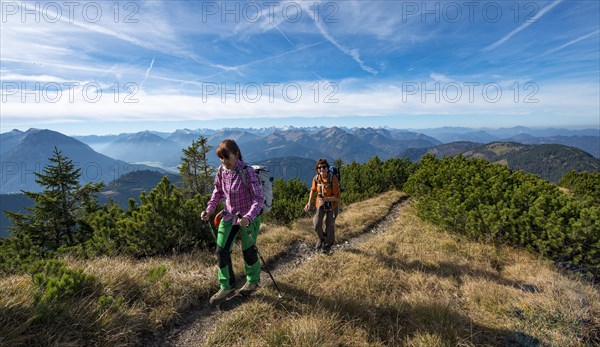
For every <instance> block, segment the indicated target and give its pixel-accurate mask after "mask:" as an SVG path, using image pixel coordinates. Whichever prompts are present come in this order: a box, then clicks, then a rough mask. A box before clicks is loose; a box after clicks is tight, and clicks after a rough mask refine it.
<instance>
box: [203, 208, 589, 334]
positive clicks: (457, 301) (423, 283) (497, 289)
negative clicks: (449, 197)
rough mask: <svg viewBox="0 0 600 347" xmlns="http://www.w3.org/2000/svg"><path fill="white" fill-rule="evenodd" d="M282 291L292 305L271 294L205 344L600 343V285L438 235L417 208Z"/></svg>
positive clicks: (284, 281)
mask: <svg viewBox="0 0 600 347" xmlns="http://www.w3.org/2000/svg"><path fill="white" fill-rule="evenodd" d="M363 207H364V208H366V206H363ZM347 218H352V217H351V216H348V217H347ZM354 218H358V216H354ZM350 220H351V219H348V223H350V222H349V221H350ZM348 232H349V231H348ZM278 282H279V285H280V287H282V290H283V291H284V292H285V296H284V298H283V299H281V300H279V299H277V298H276V292H274V290H273V289H272V288H270V287H269V286H265V287H262V288H261V289H259V291H258V292H257V293H256V295H255V296H253V300H250V301H249V302H247V303H245V304H243V305H241V306H240V307H238V309H237V310H236V312H235V313H234V314H233V315H231V316H228V317H227V318H226V319H224V320H223V321H221V322H219V323H218V324H219V325H218V327H217V329H216V330H215V333H214V334H213V335H211V336H210V337H209V339H208V341H207V343H206V345H209V346H231V345H234V346H242V345H244V346H247V345H250V346H383V345H389V346H480V345H491V346H506V345H520V346H594V345H597V344H598V343H599V342H600V340H599V334H600V318H599V317H600V294H599V292H598V290H597V289H596V288H593V287H591V286H590V285H589V284H586V283H583V282H581V281H579V280H577V279H571V278H568V277H567V276H565V275H561V274H560V273H558V272H557V271H555V270H554V269H553V267H552V265H551V264H550V263H549V262H548V261H545V260H541V259H538V258H536V257H535V256H532V255H530V254H528V253H526V252H523V251H519V250H514V249H511V248H504V247H495V246H492V245H485V244H481V243H476V242H471V241H468V240H467V239H464V238H462V237H460V236H457V235H452V234H448V233H445V232H443V231H439V230H437V229H436V228H435V227H433V226H431V225H430V224H427V223H425V222H423V221H421V220H420V219H419V218H418V217H416V213H415V211H414V208H413V207H410V206H409V207H407V208H404V209H403V212H402V215H401V217H400V218H399V219H398V220H397V221H396V223H395V224H394V225H393V227H391V228H390V229H389V230H388V231H387V232H386V233H385V234H382V235H377V236H375V237H373V238H371V239H369V240H368V241H366V242H365V243H364V244H362V245H360V246H358V247H355V248H349V249H347V250H344V251H338V252H337V253H335V254H333V255H332V256H324V255H320V256H318V257H314V258H312V259H311V260H310V261H308V262H306V263H305V264H303V265H302V266H301V267H299V268H297V269H295V270H293V271H291V272H290V273H288V274H286V275H283V276H279V278H278Z"/></svg>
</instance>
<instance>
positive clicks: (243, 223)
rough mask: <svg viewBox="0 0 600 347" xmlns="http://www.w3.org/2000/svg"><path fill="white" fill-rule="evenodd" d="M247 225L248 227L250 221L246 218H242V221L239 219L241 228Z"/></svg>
mask: <svg viewBox="0 0 600 347" xmlns="http://www.w3.org/2000/svg"><path fill="white" fill-rule="evenodd" d="M248 225H250V220H249V219H248V218H246V217H242V219H240V226H242V228H245V227H247V226H248Z"/></svg>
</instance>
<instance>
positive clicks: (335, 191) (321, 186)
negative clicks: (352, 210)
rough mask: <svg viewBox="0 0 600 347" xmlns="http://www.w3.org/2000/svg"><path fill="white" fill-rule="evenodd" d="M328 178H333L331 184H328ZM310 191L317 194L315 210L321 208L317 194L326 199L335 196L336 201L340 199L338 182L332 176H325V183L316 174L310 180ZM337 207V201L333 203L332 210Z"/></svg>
mask: <svg viewBox="0 0 600 347" xmlns="http://www.w3.org/2000/svg"><path fill="white" fill-rule="evenodd" d="M330 177H331V178H333V183H332V184H330V182H329V178H330ZM310 190H312V191H313V192H315V193H317V199H316V201H315V206H316V207H317V209H318V208H319V207H321V203H320V200H319V196H318V194H323V195H325V196H326V197H328V198H329V197H332V196H335V197H336V198H338V199H339V198H340V184H339V182H338V179H337V177H336V176H334V175H331V176H327V181H325V180H323V179H322V178H321V175H318V174H317V175H316V176H315V178H313V180H312V187H311V188H310ZM338 206H339V201H333V208H336V207H338Z"/></svg>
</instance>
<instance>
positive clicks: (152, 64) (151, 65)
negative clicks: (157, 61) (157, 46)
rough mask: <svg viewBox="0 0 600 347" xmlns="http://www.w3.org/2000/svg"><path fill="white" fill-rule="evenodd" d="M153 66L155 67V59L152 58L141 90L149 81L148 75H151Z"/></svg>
mask: <svg viewBox="0 0 600 347" xmlns="http://www.w3.org/2000/svg"><path fill="white" fill-rule="evenodd" d="M153 66H154V57H152V61H151V62H150V66H149V67H148V69H147V70H146V76H145V77H144V80H143V81H142V83H141V84H140V88H141V87H143V86H144V83H146V80H147V79H148V75H149V74H150V70H152V67H153Z"/></svg>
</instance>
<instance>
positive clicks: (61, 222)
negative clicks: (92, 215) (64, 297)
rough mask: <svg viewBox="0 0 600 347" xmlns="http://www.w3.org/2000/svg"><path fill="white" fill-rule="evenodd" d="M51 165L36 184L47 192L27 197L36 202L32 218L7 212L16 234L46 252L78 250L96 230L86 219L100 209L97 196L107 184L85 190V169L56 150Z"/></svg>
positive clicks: (31, 213) (86, 187) (31, 214)
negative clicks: (83, 177) (77, 166)
mask: <svg viewBox="0 0 600 347" xmlns="http://www.w3.org/2000/svg"><path fill="white" fill-rule="evenodd" d="M49 160H50V164H48V165H46V166H45V167H44V171H43V173H35V175H36V177H37V178H36V180H35V182H36V183H38V184H39V185H40V186H42V187H43V188H44V189H43V191H42V192H41V193H34V192H27V191H23V193H24V194H25V195H26V196H27V197H29V198H31V199H33V200H34V202H35V205H34V206H33V207H32V208H28V211H29V212H30V213H29V214H22V213H13V212H7V215H8V217H9V218H10V219H11V220H12V222H13V227H12V230H11V232H12V234H13V235H14V236H15V237H17V238H21V239H25V238H28V239H30V240H31V243H32V244H33V245H34V246H38V247H41V249H42V250H43V251H55V250H57V249H58V248H60V247H62V246H74V245H76V244H79V243H82V242H84V241H85V240H86V239H88V238H89V237H90V236H91V234H92V230H91V228H90V227H89V226H88V225H87V223H86V222H85V216H86V215H87V214H88V213H89V212H91V211H93V210H94V209H96V208H97V204H96V198H95V196H94V194H95V193H98V192H99V191H100V190H102V188H103V187H104V183H103V182H100V183H87V184H85V185H84V186H81V184H80V183H79V178H80V177H81V169H75V165H74V164H73V161H72V160H70V159H68V158H67V157H66V156H64V155H63V154H62V152H61V151H59V150H58V148H56V147H54V152H53V157H51V158H49Z"/></svg>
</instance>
